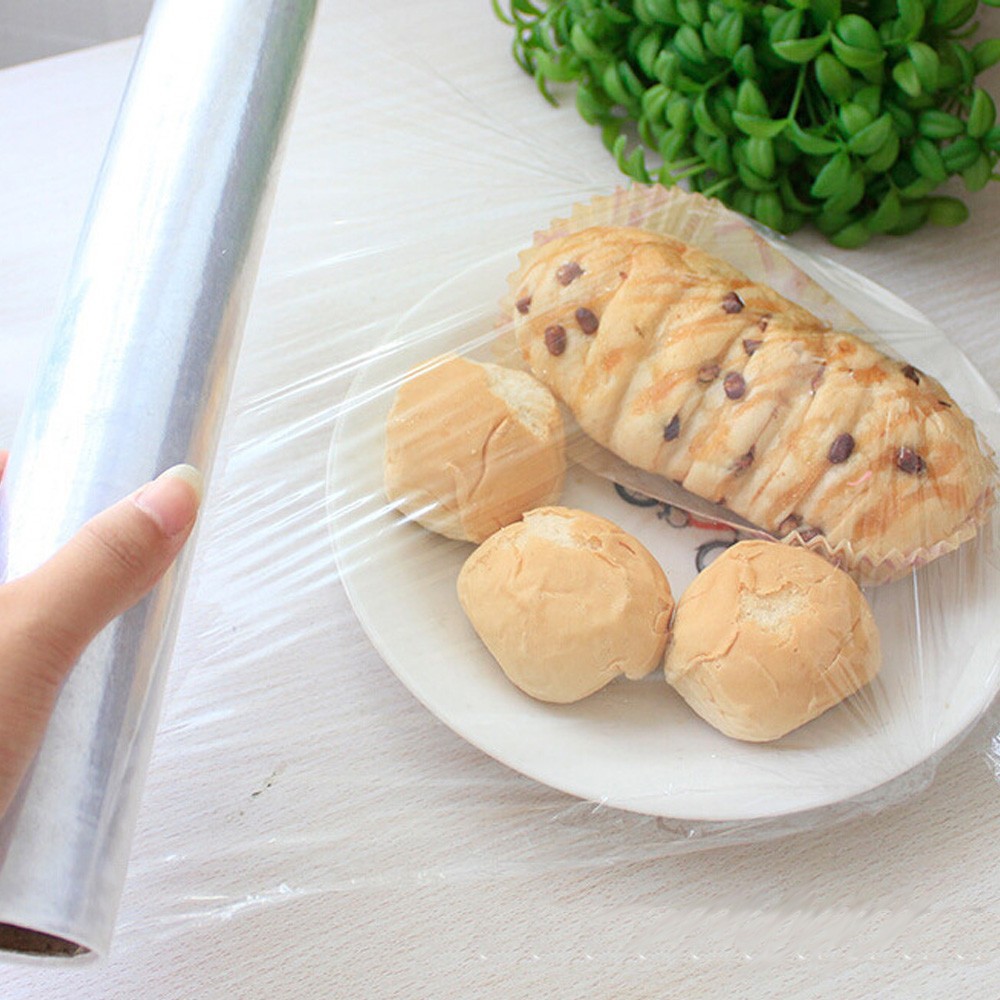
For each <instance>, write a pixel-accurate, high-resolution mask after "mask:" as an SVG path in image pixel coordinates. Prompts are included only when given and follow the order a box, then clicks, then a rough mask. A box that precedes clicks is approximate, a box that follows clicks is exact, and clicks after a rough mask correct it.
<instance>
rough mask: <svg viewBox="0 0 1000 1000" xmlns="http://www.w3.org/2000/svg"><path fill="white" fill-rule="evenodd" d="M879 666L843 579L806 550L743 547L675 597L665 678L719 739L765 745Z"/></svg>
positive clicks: (870, 627)
mask: <svg viewBox="0 0 1000 1000" xmlns="http://www.w3.org/2000/svg"><path fill="white" fill-rule="evenodd" d="M720 608H725V609H726V613H725V614H720V613H719V611H720ZM880 664H881V648H880V643H879V635H878V630H877V628H876V625H875V619H874V617H873V616H872V612H871V609H870V608H869V606H868V602H867V601H866V600H865V597H864V595H863V594H862V593H861V591H860V590H859V589H858V586H857V584H855V582H854V581H853V580H852V579H851V578H850V577H849V576H848V575H847V574H846V573H844V572H842V571H841V570H839V569H837V568H836V567H834V566H831V565H830V564H829V563H828V562H826V560H824V559H822V558H820V557H819V556H818V555H816V554H815V553H813V552H809V551H808V550H807V549H801V548H792V547H790V546H787V545H778V544H777V543H775V542H763V541H746V542H740V543H739V544H737V545H734V546H733V547H732V548H730V549H727V550H726V551H725V552H723V553H722V554H721V555H720V556H718V557H717V558H716V559H715V561H714V562H713V563H712V564H711V565H710V566H709V567H708V568H707V569H705V570H703V571H702V572H701V573H700V574H699V576H698V577H696V578H695V581H694V583H692V584H691V586H690V587H688V589H687V590H686V591H685V592H684V594H683V595H682V597H681V599H680V601H679V602H678V604H677V613H676V615H675V617H674V625H673V633H672V635H671V638H670V645H669V647H668V648H667V654H666V659H665V662H664V676H665V677H666V679H667V682H668V683H669V684H670V685H671V686H672V687H673V688H674V689H675V690H676V691H677V692H678V693H679V694H680V695H681V696H682V697H683V698H684V700H685V701H686V702H687V703H688V704H689V705H690V706H691V708H693V709H694V711H695V712H697V713H698V715H700V716H701V717H702V718H703V719H705V721H706V722H709V723H710V724H711V725H713V726H714V727H715V728H716V729H718V730H720V731H721V732H723V733H725V734H726V735H727V736H731V737H733V738H734V739H739V740H748V741H751V742H764V741H769V740H776V739H779V738H780V737H782V736H784V735H786V734H787V733H789V732H791V731H792V730H794V729H797V728H798V727H799V726H801V725H804V724H805V723H807V722H809V721H811V720H812V719H815V718H816V717H817V716H819V715H822V713H823V712H825V711H827V709H829V708H832V707H833V706H834V705H836V704H838V703H839V702H841V701H842V700H843V699H845V698H846V697H848V696H849V695H852V694H854V693H855V692H856V691H858V690H859V689H861V688H862V687H864V685H866V684H867V683H868V682H869V681H871V679H872V678H873V677H874V676H875V675H876V673H877V672H878V669H879V666H880ZM865 711H870V714H871V715H872V717H875V716H876V710H875V709H874V708H871V706H865Z"/></svg>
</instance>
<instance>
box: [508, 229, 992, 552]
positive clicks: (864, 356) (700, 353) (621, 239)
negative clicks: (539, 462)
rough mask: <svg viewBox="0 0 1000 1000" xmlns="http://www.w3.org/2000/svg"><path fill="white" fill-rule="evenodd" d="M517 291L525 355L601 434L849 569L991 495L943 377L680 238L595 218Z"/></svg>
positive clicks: (527, 273) (953, 536)
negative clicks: (816, 541) (816, 544)
mask: <svg viewBox="0 0 1000 1000" xmlns="http://www.w3.org/2000/svg"><path fill="white" fill-rule="evenodd" d="M511 291H512V299H513V301H514V302H515V305H516V308H515V310H514V314H513V321H514V327H515V331H516V334H517V338H518V342H519V344H520V347H521V350H522V353H523V355H524V357H525V359H526V361H527V362H528V364H529V365H530V367H531V369H532V371H534V373H535V374H536V375H537V376H538V377H539V378H540V379H541V380H542V381H543V382H544V383H545V384H546V385H548V386H549V387H550V388H551V389H552V390H553V391H554V392H555V394H556V395H557V396H558V397H559V398H560V399H562V400H563V401H564V402H565V403H566V405H567V406H568V407H569V408H570V410H571V411H572V412H573V414H574V416H575V417H576V419H577V421H578V423H579V424H580V427H581V428H582V429H583V430H584V431H585V432H586V433H587V434H588V435H590V437H592V438H593V439H594V440H596V441H597V442H598V443H599V444H602V445H603V446H605V447H606V448H608V449H610V450H611V451H613V452H614V453H615V454H617V455H618V456H619V457H621V458H622V459H624V460H625V461H627V462H629V463H630V464H632V465H634V466H636V467H637V468H640V469H644V470H647V471H649V472H653V473H656V474H659V475H661V476H663V477H665V478H667V479H670V480H673V481H674V482H676V483H678V484H680V485H682V486H683V487H684V488H685V489H687V490H689V491H691V492H692V493H696V494H698V495H699V496H702V497H704V498H706V499H708V500H710V501H712V502H715V503H719V504H722V505H724V506H726V507H728V508H729V509H730V510H732V511H734V512H735V513H737V514H739V515H741V516H742V517H744V518H746V519H747V520H749V521H751V522H753V523H754V524H756V525H758V526H759V527H761V528H763V529H765V530H766V531H768V532H770V533H772V534H774V535H775V536H776V537H788V538H791V540H794V541H801V542H806V543H809V542H810V541H811V540H812V539H813V538H815V537H816V536H817V535H822V536H823V539H822V540H823V542H824V544H825V547H826V548H827V549H828V550H829V551H830V552H833V553H836V554H837V555H838V557H839V558H840V560H841V561H842V562H843V564H844V565H845V566H846V568H852V567H853V566H856V565H857V564H859V563H860V562H861V561H865V562H866V563H868V564H879V563H882V562H883V561H886V560H895V561H898V562H901V563H904V564H905V563H913V562H917V561H925V560H926V558H932V557H933V556H934V555H935V554H936V552H935V551H934V549H935V547H938V548H939V549H940V547H941V544H942V543H948V544H949V545H950V547H954V546H955V545H957V544H960V543H961V542H962V541H966V540H968V539H969V538H971V537H973V536H974V535H975V533H976V531H977V528H978V523H979V522H980V521H981V519H982V516H983V512H984V510H985V509H986V508H988V506H989V505H990V503H991V500H992V484H993V477H994V467H993V464H992V462H991V461H990V459H988V458H987V457H986V456H984V454H983V453H982V451H981V450H980V447H979V443H978V440H977V436H976V431H975V427H974V425H973V424H972V422H971V421H970V420H969V419H968V418H967V417H966V416H965V415H964V414H963V413H962V412H961V410H960V409H959V408H958V406H957V405H956V404H955V402H954V400H952V399H951V397H950V396H949V395H948V393H947V392H946V391H945V389H944V388H943V387H942V386H941V385H940V383H938V382H937V381H936V380H935V379H933V378H932V377H930V376H929V375H927V374H925V373H924V372H920V371H918V370H916V369H915V368H913V367H912V366H911V365H908V364H906V363H905V362H901V361H897V360H894V359H891V358H889V357H887V356H885V355H884V354H882V353H881V352H879V351H878V350H876V349H875V348H874V347H873V346H871V345H870V344H867V343H866V342H864V341H863V340H861V339H860V338H858V337H856V336H854V335H852V334H850V333H844V332H839V331H835V330H832V329H830V328H829V327H828V326H827V325H825V324H824V323H822V322H821V321H820V320H819V319H817V318H816V317H815V316H813V315H812V314H811V313H809V312H808V311H806V310H805V309H802V308H801V307H799V306H797V305H795V304H794V303H792V302H789V301H788V300H787V299H785V298H783V297H782V296H780V295H779V294H778V293H777V292H775V291H774V290H772V289H770V288H768V287H767V286H765V285H761V284H757V283H754V282H752V281H750V280H749V279H748V278H747V277H746V276H744V275H743V274H741V273H740V272H739V271H738V270H736V269H735V268H733V267H732V266H730V265H728V264H726V263H725V262H723V261H721V260H718V259H717V258H714V257H712V256H710V255H708V254H706V253H704V252H703V251H701V250H698V249H696V248H693V247H690V246H687V245H686V244H684V243H682V242H680V241H679V240H676V239H673V238H671V237H667V236H662V235H658V234H654V233H651V232H647V231H645V230H642V229H633V228H627V227H591V228H589V229H584V230H581V231H579V232H576V233H573V234H571V235H568V236H565V237H562V238H558V239H553V240H551V241H549V242H547V243H545V244H543V245H542V246H540V247H536V248H533V249H532V250H531V251H528V252H527V253H526V254H525V255H524V258H523V265H522V267H521V269H520V270H519V271H518V272H517V273H516V274H515V275H514V276H513V277H512V279H511Z"/></svg>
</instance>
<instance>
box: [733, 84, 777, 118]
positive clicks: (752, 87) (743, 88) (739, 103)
mask: <svg viewBox="0 0 1000 1000" xmlns="http://www.w3.org/2000/svg"><path fill="white" fill-rule="evenodd" d="M736 110H737V111H740V112H742V113H743V114H745V115H759V116H760V117H762V118H766V117H768V116H769V114H770V110H771V109H770V108H769V107H768V105H767V100H766V98H765V97H764V95H763V93H762V92H761V89H760V87H758V86H757V84H756V83H754V82H753V80H744V81H743V82H742V83H741V84H740V87H739V90H738V91H737V92H736Z"/></svg>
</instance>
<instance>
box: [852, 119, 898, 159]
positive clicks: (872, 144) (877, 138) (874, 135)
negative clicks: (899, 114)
mask: <svg viewBox="0 0 1000 1000" xmlns="http://www.w3.org/2000/svg"><path fill="white" fill-rule="evenodd" d="M892 132H893V123H892V117H891V115H888V114H885V115H882V116H881V117H880V118H876V119H875V121H873V122H872V123H871V124H870V125H867V126H866V127H865V128H863V129H862V130H861V131H860V132H855V133H854V135H853V136H851V138H850V140H849V141H848V143H847V148H848V149H849V150H850V151H851V152H852V153H857V154H858V155H859V156H871V154H872V153H874V152H876V151H877V150H879V149H881V148H882V145H883V143H885V142H887V141H888V139H889V136H890V135H892Z"/></svg>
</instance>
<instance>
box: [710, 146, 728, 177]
mask: <svg viewBox="0 0 1000 1000" xmlns="http://www.w3.org/2000/svg"><path fill="white" fill-rule="evenodd" d="M705 162H706V163H707V164H708V165H709V166H710V167H711V168H712V169H713V170H714V171H715V172H716V173H717V174H720V175H726V174H731V173H732V172H733V157H732V154H731V153H730V151H729V142H728V141H727V140H726V139H713V140H712V143H711V145H710V146H709V147H708V150H707V151H706V155H705Z"/></svg>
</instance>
